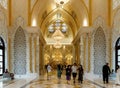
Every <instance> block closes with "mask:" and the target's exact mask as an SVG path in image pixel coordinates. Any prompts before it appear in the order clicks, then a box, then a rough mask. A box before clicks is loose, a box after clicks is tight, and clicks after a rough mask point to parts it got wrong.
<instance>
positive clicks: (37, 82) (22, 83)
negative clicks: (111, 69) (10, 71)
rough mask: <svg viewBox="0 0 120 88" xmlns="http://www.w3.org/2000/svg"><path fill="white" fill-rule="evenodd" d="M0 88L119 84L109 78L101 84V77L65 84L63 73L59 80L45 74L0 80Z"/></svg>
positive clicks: (111, 86) (101, 87) (109, 86)
mask: <svg viewBox="0 0 120 88" xmlns="http://www.w3.org/2000/svg"><path fill="white" fill-rule="evenodd" d="M0 88H120V85H116V84H115V82H114V80H111V81H110V83H109V84H103V82H102V80H101V79H96V80H94V81H90V80H88V79H84V82H83V84H80V83H78V82H77V79H76V83H75V85H74V84H73V80H72V79H71V81H70V82H69V84H67V82H66V79H65V75H63V76H62V78H61V80H60V81H59V80H58V79H57V77H56V75H53V76H52V77H51V79H50V80H47V76H46V75H44V76H43V75H42V76H40V77H37V78H36V79H34V78H27V79H15V80H12V81H11V80H9V81H4V82H3V81H0Z"/></svg>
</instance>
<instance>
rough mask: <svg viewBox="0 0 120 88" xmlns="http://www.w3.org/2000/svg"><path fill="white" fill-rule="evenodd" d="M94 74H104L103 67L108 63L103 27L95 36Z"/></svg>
mask: <svg viewBox="0 0 120 88" xmlns="http://www.w3.org/2000/svg"><path fill="white" fill-rule="evenodd" d="M93 47H94V74H101V73H102V66H103V65H104V64H105V63H106V39H105V34H104V31H103V30H102V28H101V27H99V28H98V29H97V30H96V33H95V35H94V46H93Z"/></svg>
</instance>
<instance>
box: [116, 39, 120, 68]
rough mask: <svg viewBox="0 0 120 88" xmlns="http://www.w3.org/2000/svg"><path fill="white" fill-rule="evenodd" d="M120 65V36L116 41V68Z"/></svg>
mask: <svg viewBox="0 0 120 88" xmlns="http://www.w3.org/2000/svg"><path fill="white" fill-rule="evenodd" d="M118 65H119V66H120V37H119V38H118V39H117V41H116V45H115V70H117V66H118Z"/></svg>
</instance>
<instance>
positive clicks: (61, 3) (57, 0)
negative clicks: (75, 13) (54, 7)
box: [55, 0, 69, 5]
mask: <svg viewBox="0 0 120 88" xmlns="http://www.w3.org/2000/svg"><path fill="white" fill-rule="evenodd" d="M68 1H69V0H55V2H56V3H57V4H59V5H63V4H66V3H68Z"/></svg>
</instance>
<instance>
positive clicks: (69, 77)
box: [66, 65, 71, 84]
mask: <svg viewBox="0 0 120 88" xmlns="http://www.w3.org/2000/svg"><path fill="white" fill-rule="evenodd" d="M66 80H67V83H68V84H69V81H70V80H71V66H70V65H68V66H67V68H66Z"/></svg>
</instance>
